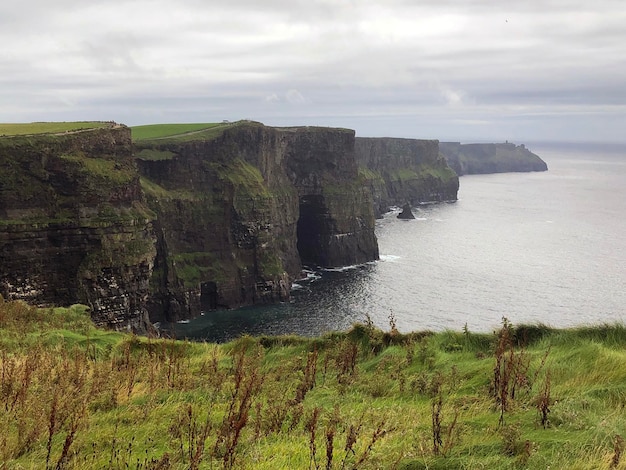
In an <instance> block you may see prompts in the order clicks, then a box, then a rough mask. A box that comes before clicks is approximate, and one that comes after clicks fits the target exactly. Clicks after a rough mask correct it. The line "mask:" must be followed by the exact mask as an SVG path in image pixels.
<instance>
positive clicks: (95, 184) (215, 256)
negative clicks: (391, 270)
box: [0, 122, 458, 332]
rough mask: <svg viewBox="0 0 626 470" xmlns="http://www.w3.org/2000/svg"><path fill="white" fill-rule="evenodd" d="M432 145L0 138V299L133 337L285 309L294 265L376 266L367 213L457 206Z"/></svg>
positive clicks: (271, 132)
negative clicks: (179, 324)
mask: <svg viewBox="0 0 626 470" xmlns="http://www.w3.org/2000/svg"><path fill="white" fill-rule="evenodd" d="M457 189H458V178H457V177H456V175H455V174H454V172H453V171H452V170H451V169H450V168H449V167H448V166H447V165H446V163H445V161H444V160H443V159H442V158H441V157H440V156H439V151H438V146H437V142H436V141H418V140H410V139H355V135H354V131H352V130H347V129H330V128H314V127H297V128H271V127H266V126H264V125H262V124H259V123H253V122H242V123H235V124H224V125H221V126H217V127H213V128H211V129H205V130H201V131H198V132H192V133H190V134H189V135H177V136H175V137H171V138H157V139H152V140H146V139H144V140H137V141H136V142H134V143H133V142H132V141H131V132H130V129H128V128H127V127H125V126H119V125H116V124H114V123H110V124H108V125H105V126H101V127H100V128H95V129H90V130H84V131H76V132H69V133H63V134H39V135H34V136H11V137H2V138H0V294H2V295H3V296H4V297H6V298H10V299H23V300H26V301H28V302H30V303H33V304H37V305H69V304H72V303H76V302H80V303H85V304H87V305H89V306H90V307H91V313H92V317H93V319H94V321H95V322H96V323H97V324H99V325H102V326H107V327H111V328H116V329H129V330H133V331H136V332H147V331H149V330H150V329H151V323H152V322H156V321H161V320H168V321H174V320H180V319H187V318H192V317H194V316H197V315H199V314H200V312H201V310H203V309H217V308H232V307H238V306H242V305H250V304H258V303H264V302H276V301H281V300H285V299H287V298H288V297H289V290H290V286H291V282H292V280H293V279H294V278H297V277H298V276H299V275H300V273H301V269H302V265H303V264H312V265H319V266H324V267H334V266H345V265H352V264H359V263H363V262H366V261H370V260H374V259H377V258H378V245H377V241H376V236H375V235H374V226H375V218H374V217H375V212H379V213H380V212H382V211H385V210H387V208H388V206H390V205H403V204H405V203H408V204H417V203H420V202H424V201H443V200H454V199H456V191H457Z"/></svg>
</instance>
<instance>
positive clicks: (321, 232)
mask: <svg viewBox="0 0 626 470" xmlns="http://www.w3.org/2000/svg"><path fill="white" fill-rule="evenodd" d="M137 156H138V159H139V160H138V161H139V168H140V172H141V175H142V185H143V188H144V191H145V193H146V195H147V199H148V202H149V204H150V207H151V208H152V209H153V210H154V211H155V212H156V213H157V214H158V222H157V236H158V239H159V242H158V244H157V247H158V255H157V258H156V262H155V270H154V275H153V278H152V288H153V295H152V297H151V301H150V303H149V310H150V312H151V318H152V319H153V320H160V319H168V320H173V319H179V318H188V317H190V316H194V315H197V314H198V313H199V311H200V308H201V307H202V308H205V309H207V308H220V307H236V306H239V305H246V304H254V303H262V302H274V301H277V300H284V299H286V298H287V297H288V295H289V288H290V284H291V280H293V279H294V278H296V277H298V276H299V274H300V271H301V265H302V263H303V262H304V263H313V264H319V265H323V266H341V265H346V264H354V263H361V262H365V261H369V260H372V259H376V258H377V257H378V247H377V243H376V238H375V236H374V217H373V213H372V203H371V196H370V194H369V192H368V191H367V190H366V189H365V188H363V187H362V186H360V185H359V181H358V171H357V166H356V162H355V155H354V132H353V131H348V130H342V129H320V128H283V129H276V128H269V127H265V126H263V125H260V124H256V123H246V124H238V125H234V126H231V127H229V128H227V129H226V130H224V131H223V132H222V133H221V135H219V136H217V137H215V138H212V139H210V140H197V141H190V142H175V141H167V140H165V141H162V142H158V141H152V142H150V143H143V144H142V143H141V142H139V143H138V144H137Z"/></svg>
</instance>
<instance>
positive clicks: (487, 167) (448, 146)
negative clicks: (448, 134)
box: [439, 142, 548, 176]
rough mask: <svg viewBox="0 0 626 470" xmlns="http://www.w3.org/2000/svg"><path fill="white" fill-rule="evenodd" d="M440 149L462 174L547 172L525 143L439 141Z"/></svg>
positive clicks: (542, 163) (457, 171)
mask: <svg viewBox="0 0 626 470" xmlns="http://www.w3.org/2000/svg"><path fill="white" fill-rule="evenodd" d="M439 149H440V150H441V153H442V154H443V155H444V157H445V158H446V160H447V161H448V163H449V165H450V166H451V167H452V168H453V169H454V171H456V173H457V174H458V175H459V176H461V175H466V174H483V173H506V172H518V171H546V170H547V169H548V165H546V162H544V161H543V160H542V159H541V158H539V156H538V155H535V154H534V153H532V152H531V151H530V150H528V149H527V148H526V147H525V146H524V145H515V144H512V143H508V142H507V143H503V144H461V143H459V142H441V143H440V144H439Z"/></svg>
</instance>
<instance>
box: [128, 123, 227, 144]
mask: <svg viewBox="0 0 626 470" xmlns="http://www.w3.org/2000/svg"><path fill="white" fill-rule="evenodd" d="M232 125H234V124H232V123H194V124H149V125H145V126H134V127H131V133H132V138H133V142H135V143H137V144H139V145H146V144H153V143H154V144H156V143H159V142H161V143H163V142H189V141H193V140H198V139H210V138H213V137H216V136H218V135H219V134H220V133H221V132H222V131H223V130H224V129H226V128H227V127H230V126H232Z"/></svg>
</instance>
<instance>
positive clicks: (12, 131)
mask: <svg viewBox="0 0 626 470" xmlns="http://www.w3.org/2000/svg"><path fill="white" fill-rule="evenodd" d="M112 125H113V124H112V123H110V122H31V123H5V124H3V123H0V136H3V135H8V136H13V135H29V134H57V133H62V132H72V131H78V130H85V129H99V128H104V127H111V126H112Z"/></svg>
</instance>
